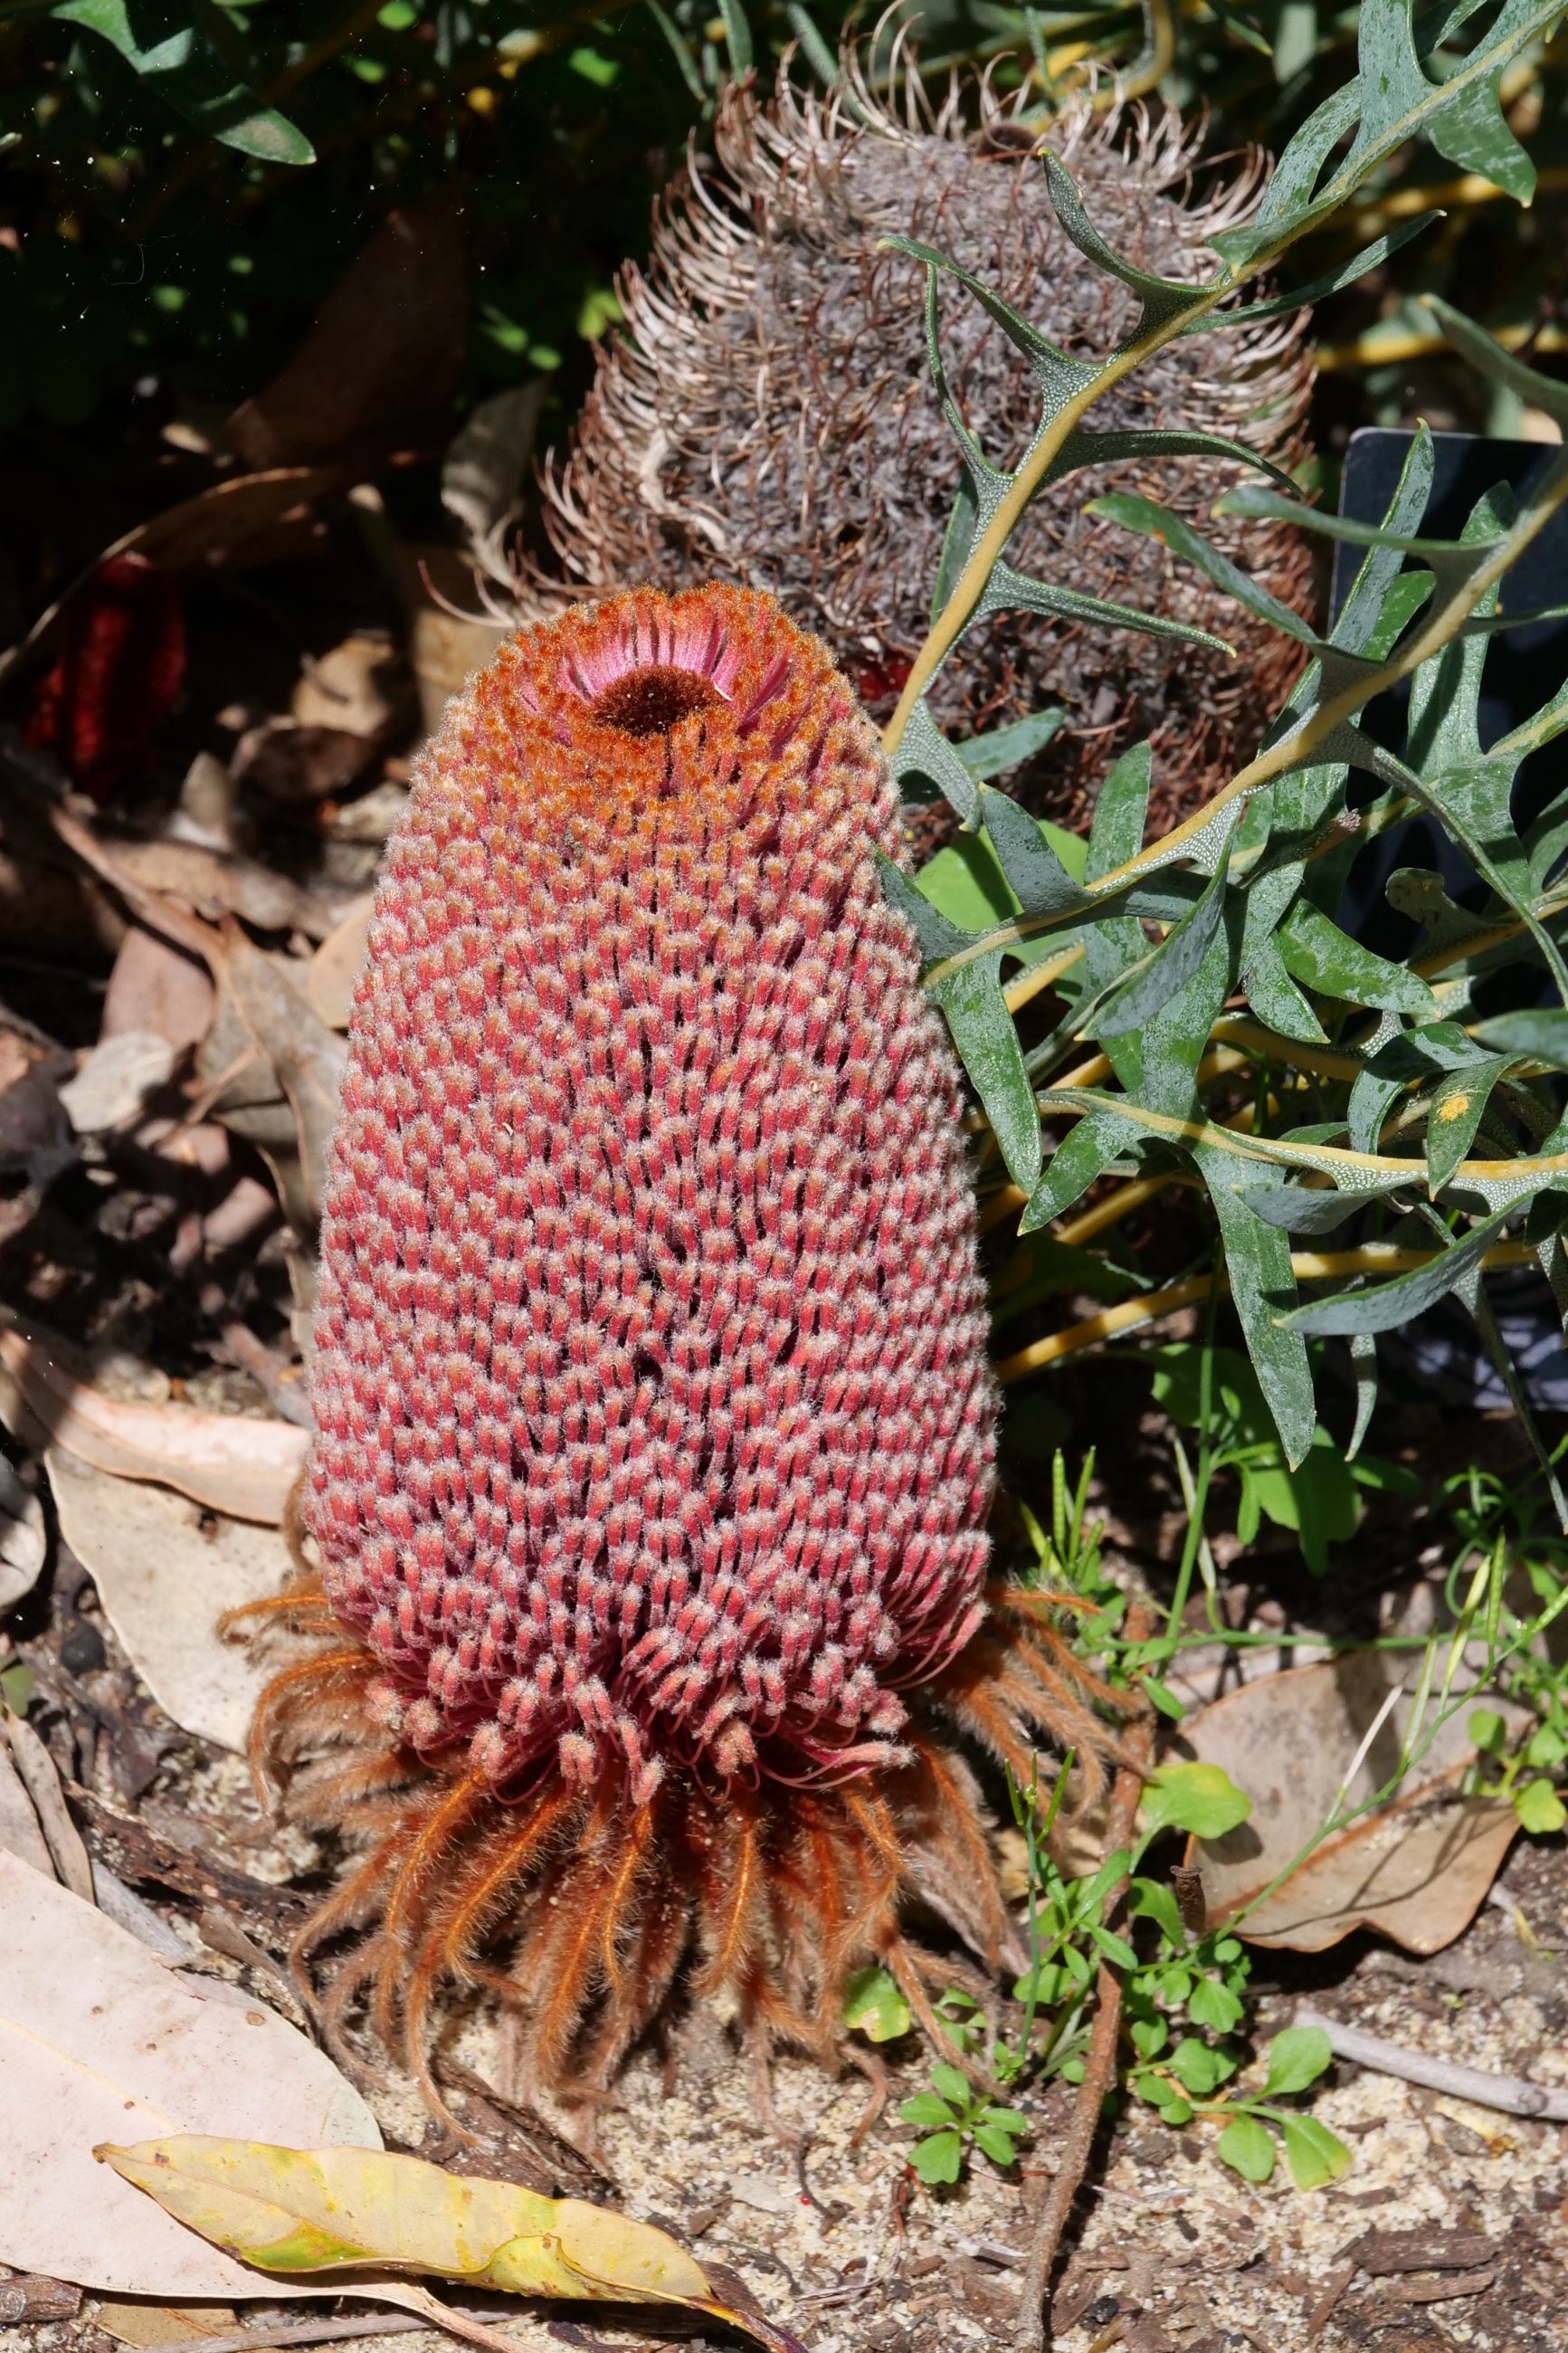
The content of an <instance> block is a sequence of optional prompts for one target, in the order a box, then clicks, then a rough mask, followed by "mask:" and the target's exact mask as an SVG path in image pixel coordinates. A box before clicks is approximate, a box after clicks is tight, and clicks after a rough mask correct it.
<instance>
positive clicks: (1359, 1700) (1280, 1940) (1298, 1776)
mask: <svg viewBox="0 0 1568 2353" xmlns="http://www.w3.org/2000/svg"><path fill="white" fill-rule="evenodd" d="M1391 1661H1392V1663H1390V1662H1391ZM1406 1672H1411V1670H1410V1669H1409V1664H1408V1661H1407V1660H1406V1659H1405V1658H1404V1656H1403V1655H1402V1654H1400V1653H1397V1652H1395V1653H1390V1652H1387V1651H1352V1653H1350V1654H1349V1655H1348V1656H1346V1657H1344V1658H1340V1659H1331V1660H1325V1661H1323V1662H1322V1663H1321V1664H1320V1665H1317V1666H1310V1667H1296V1668H1292V1669H1290V1670H1289V1672H1286V1673H1284V1674H1279V1675H1266V1676H1264V1677H1262V1678H1261V1679H1260V1680H1259V1681H1258V1682H1257V1683H1246V1684H1243V1686H1242V1687H1241V1689H1240V1690H1239V1691H1235V1692H1230V1693H1227V1694H1226V1696H1225V1698H1223V1699H1220V1700H1216V1701H1215V1703H1214V1704H1213V1705H1212V1706H1211V1707H1206V1708H1205V1709H1204V1711H1203V1713H1202V1714H1201V1715H1196V1716H1193V1717H1189V1718H1188V1720H1187V1722H1186V1723H1185V1724H1184V1726H1183V1743H1184V1746H1188V1747H1190V1748H1191V1750H1192V1752H1193V1754H1194V1755H1195V1756H1196V1757H1200V1758H1201V1759H1202V1760H1203V1761H1204V1762H1205V1764H1212V1765H1220V1766H1223V1767H1224V1768H1225V1770H1226V1772H1227V1773H1228V1774H1229V1775H1230V1777H1231V1779H1232V1780H1233V1781H1235V1782H1236V1783H1237V1787H1238V1788H1243V1789H1245V1790H1246V1791H1247V1795H1248V1797H1249V1798H1250V1799H1252V1812H1251V1815H1250V1817H1249V1818H1248V1820H1247V1821H1245V1822H1243V1823H1241V1824H1240V1826H1239V1827H1238V1828H1237V1829H1236V1830H1234V1831H1228V1832H1227V1833H1226V1836H1225V1837H1224V1838H1222V1839H1214V1840H1208V1841H1203V1842H1201V1843H1200V1842H1198V1841H1194V1842H1193V1843H1192V1845H1191V1846H1190V1847H1189V1849H1188V1855H1187V1860H1188V1862H1189V1863H1197V1864H1200V1865H1201V1867H1202V1870H1203V1880H1204V1894H1205V1901H1206V1904H1207V1908H1208V1916H1209V1919H1210V1922H1211V1923H1212V1924H1213V1925H1215V1926H1223V1925H1224V1924H1225V1923H1226V1922H1229V1921H1233V1920H1234V1921H1235V1923H1236V1928H1237V1934H1238V1935H1239V1936H1245V1937H1246V1938H1247V1940H1248V1942H1249V1943H1252V1944H1258V1945H1281V1946H1285V1947H1289V1949H1290V1950H1291V1951H1293V1952H1308V1953H1315V1952H1321V1950H1322V1949H1323V1947H1325V1946H1328V1945H1336V1944H1338V1943H1339V1941H1340V1939H1341V1938H1342V1936H1349V1935H1350V1933H1351V1931H1352V1929H1354V1928H1361V1927H1368V1928H1376V1929H1379V1930H1380V1931H1381V1932H1382V1933H1383V1934H1384V1936H1391V1937H1392V1938H1393V1939H1394V1942H1395V1943H1396V1944H1399V1945H1403V1946H1404V1947H1405V1949H1406V1950H1407V1951H1409V1952H1414V1953H1436V1952H1439V1951H1441V1949H1442V1947H1444V1946H1445V1945H1449V1944H1452V1942H1453V1941H1454V1938H1455V1937H1456V1936H1460V1935H1461V1934H1462V1933H1463V1931H1464V1930H1465V1929H1466V1928H1467V1927H1468V1925H1469V1923H1470V1921H1471V1920H1472V1919H1473V1917H1474V1916H1475V1914H1476V1911H1477V1909H1478V1908H1479V1905H1480V1904H1481V1902H1482V1900H1483V1898H1484V1897H1485V1895H1486V1892H1487V1889H1488V1888H1489V1886H1490V1885H1491V1883H1492V1881H1493V1879H1494V1878H1495V1877H1496V1875H1497V1873H1498V1871H1499V1869H1500V1865H1501V1862H1502V1859H1503V1857H1504V1855H1505V1854H1506V1853H1507V1852H1508V1850H1509V1846H1510V1842H1511V1841H1512V1839H1513V1836H1514V1833H1515V1831H1517V1830H1518V1828H1519V1820H1518V1817H1517V1816H1516V1814H1515V1813H1514V1810H1513V1808H1512V1807H1511V1806H1510V1805H1506V1804H1498V1803H1496V1802H1494V1801H1492V1800H1490V1799H1458V1797H1457V1796H1456V1794H1455V1791H1456V1788H1457V1785H1458V1782H1459V1780H1460V1779H1461V1778H1462V1777H1463V1775H1464V1773H1465V1771H1466V1769H1467V1768H1468V1766H1469V1765H1470V1764H1471V1762H1472V1761H1473V1759H1474V1757H1475V1749H1474V1746H1473V1745H1472V1743H1471V1741H1470V1738H1469V1736H1468V1732H1467V1731H1466V1728H1465V1725H1466V1715H1467V1714H1468V1710H1467V1709H1461V1710H1460V1711H1459V1713H1458V1715H1456V1716H1454V1717H1452V1718H1451V1719H1450V1721H1449V1722H1448V1723H1447V1725H1445V1726H1444V1728H1443V1730H1442V1731H1441V1732H1440V1733H1439V1734H1438V1735H1437V1737H1436V1740H1435V1741H1434V1743H1433V1745H1432V1746H1431V1748H1430V1749H1429V1750H1428V1751H1427V1753H1426V1756H1425V1757H1423V1758H1422V1759H1421V1760H1420V1762H1419V1764H1418V1765H1417V1766H1416V1767H1415V1768H1414V1770H1413V1772H1412V1774H1411V1776H1410V1778H1408V1780H1407V1781H1406V1783H1405V1788H1404V1791H1403V1793H1402V1794H1401V1796H1400V1797H1399V1798H1398V1799H1396V1800H1395V1801H1394V1803H1393V1804H1392V1805H1388V1806H1384V1807H1383V1808H1381V1809H1380V1810H1378V1811H1377V1812H1376V1813H1374V1814H1369V1815H1367V1816H1366V1817H1365V1818H1364V1819H1363V1820H1361V1821H1359V1822H1356V1823H1353V1824H1352V1826H1351V1828H1350V1829H1348V1830H1345V1831H1341V1832H1339V1833H1338V1835H1337V1836H1335V1837H1333V1838H1331V1839H1328V1840H1325V1841H1324V1843H1323V1844H1322V1845H1321V1847H1320V1848H1319V1849H1318V1850H1317V1852H1316V1853H1315V1854H1313V1855H1312V1856H1311V1858H1310V1860H1309V1861H1308V1862H1306V1863H1304V1864H1303V1865H1302V1867H1301V1869H1300V1871H1297V1872H1295V1873H1292V1874H1291V1876H1290V1877H1289V1879H1287V1880H1286V1881H1285V1883H1284V1884H1283V1885H1282V1886H1279V1887H1277V1888H1275V1890H1274V1892H1273V1894H1270V1895H1267V1896H1263V1900H1262V1901H1261V1902H1259V1903H1258V1904H1257V1905H1256V1908H1255V1909H1254V1910H1252V1911H1250V1912H1249V1913H1248V1914H1247V1917H1246V1918H1245V1919H1244V1920H1241V1919H1237V1918H1236V1915H1237V1914H1238V1913H1240V1912H1241V1911H1242V1909H1243V1908H1244V1906H1246V1905H1248V1904H1251V1903H1253V1901H1254V1899H1255V1898H1256V1897H1258V1896H1262V1892H1263V1890H1264V1889H1265V1888H1267V1887H1268V1886H1269V1884H1270V1883H1271V1882H1272V1881H1273V1880H1274V1879H1276V1878H1277V1877H1278V1876H1279V1873H1281V1872H1282V1871H1284V1870H1285V1869H1286V1868H1287V1866H1288V1865H1289V1862H1290V1860H1291V1857H1292V1856H1293V1855H1296V1854H1298V1853H1299V1852H1300V1850H1301V1849H1302V1848H1303V1847H1304V1846H1305V1845H1306V1844H1307V1842H1308V1841H1309V1840H1310V1839H1311V1838H1313V1837H1314V1836H1315V1835H1316V1834H1317V1832H1318V1831H1320V1830H1321V1827H1322V1825H1323V1823H1324V1822H1325V1821H1326V1820H1328V1819H1329V1817H1330V1814H1331V1810H1332V1809H1333V1806H1334V1802H1335V1799H1337V1798H1338V1797H1339V1796H1340V1792H1341V1790H1342V1788H1343V1787H1344V1784H1345V1777H1346V1776H1347V1774H1350V1773H1351V1767H1352V1764H1354V1762H1355V1758H1356V1754H1357V1751H1358V1750H1359V1749H1360V1747H1361V1746H1362V1744H1363V1740H1364V1739H1365V1738H1366V1736H1367V1734H1368V1733H1369V1732H1370V1731H1371V1730H1372V1727H1373V1725H1374V1724H1375V1723H1376V1721H1377V1718H1378V1714H1379V1711H1380V1710H1381V1709H1382V1708H1383V1707H1384V1705H1385V1704H1386V1703H1387V1700H1388V1694H1389V1691H1390V1689H1391V1687H1392V1683H1391V1679H1392V1678H1394V1677H1398V1676H1401V1675H1404V1674H1405V1673H1406ZM1411 1704H1412V1703H1411V1697H1410V1694H1409V1693H1407V1692H1402V1693H1401V1695H1400V1697H1399V1699H1398V1701H1397V1702H1396V1703H1395V1704H1394V1706H1393V1708H1392V1709H1391V1710H1390V1712H1389V1714H1388V1715H1387V1716H1386V1718H1385V1719H1384V1722H1383V1724H1382V1725H1381V1726H1380V1727H1379V1729H1378V1731H1377V1733H1376V1735H1375V1736H1374V1737H1373V1740H1372V1743H1371V1746H1370V1747H1369V1749H1368V1751H1367V1754H1366V1755H1365V1757H1363V1759H1362V1762H1361V1764H1360V1765H1359V1766H1358V1767H1356V1770H1355V1772H1354V1774H1353V1775H1352V1777H1351V1778H1350V1782H1349V1786H1348V1788H1346V1789H1345V1798H1344V1806H1345V1808H1346V1809H1347V1810H1348V1809H1350V1808H1353V1807H1354V1806H1356V1805H1357V1804H1364V1803H1365V1802H1366V1801H1367V1799H1370V1798H1371V1797H1372V1796H1373V1794H1374V1793H1375V1792H1376V1791H1377V1790H1378V1789H1380V1788H1383V1787H1384V1783H1385V1782H1387V1781H1388V1780H1389V1778H1391V1777H1392V1775H1393V1773H1394V1769H1395V1767H1396V1765H1397V1763H1398V1758H1399V1753H1400V1743H1401V1741H1402V1738H1403V1736H1404V1732H1405V1725H1407V1724H1408V1722H1409V1720H1410V1712H1411ZM1487 1704H1488V1705H1489V1706H1491V1707H1496V1706H1497V1705H1498V1702H1497V1701H1496V1700H1495V1699H1489V1700H1488V1703H1487Z"/></svg>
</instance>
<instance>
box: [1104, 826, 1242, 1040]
mask: <svg viewBox="0 0 1568 2353" xmlns="http://www.w3.org/2000/svg"><path fill="white" fill-rule="evenodd" d="M1226 881H1227V871H1226V860H1225V859H1224V858H1223V857H1222V858H1221V860H1220V862H1219V864H1218V865H1217V866H1216V867H1215V871H1214V873H1213V874H1212V875H1211V876H1210V878H1209V881H1208V883H1207V885H1206V886H1205V890H1204V892H1203V894H1202V896H1201V897H1200V898H1199V900H1198V902H1197V904H1196V905H1195V906H1194V908H1193V909H1192V910H1191V912H1190V913H1187V914H1186V915H1184V917H1183V918H1182V921H1181V922H1180V923H1177V924H1176V925H1175V926H1174V928H1173V930H1172V931H1171V932H1170V933H1169V934H1168V935H1167V937H1166V938H1165V940H1164V942H1163V944H1162V945H1161V946H1160V947H1159V948H1157V949H1156V950H1155V951H1154V952H1153V955H1152V958H1151V960H1150V962H1149V964H1148V965H1147V966H1146V967H1145V969H1144V970H1143V971H1142V972H1141V973H1140V974H1139V975H1138V976H1137V977H1136V978H1135V979H1134V980H1131V981H1130V982H1129V983H1128V986H1127V987H1126V988H1124V989H1123V990H1121V992H1120V993H1119V994H1118V995H1117V996H1116V997H1112V999H1111V1001H1110V1004H1109V1005H1108V1006H1107V1007H1106V1008H1105V1010H1104V1012H1103V1013H1101V1014H1100V1015H1099V1017H1098V1018H1097V1019H1096V1021H1095V1023H1094V1029H1093V1035H1094V1036H1095V1038H1096V1039H1099V1040H1100V1041H1101V1042H1103V1041H1104V1040H1105V1039H1110V1038H1124V1037H1125V1036H1126V1035H1127V1034H1128V1032H1129V1031H1130V1030H1132V1029H1143V1028H1144V1027H1145V1026H1146V1024H1147V1023H1148V1022H1149V1021H1150V1020H1151V1018H1152V1016H1153V1014H1154V1013H1155V1011H1156V1010H1157V1008H1159V1007H1161V1006H1162V1005H1165V1004H1168V1003H1169V1001H1170V1000H1171V999H1172V998H1173V997H1174V996H1175V995H1176V993H1177V991H1178V990H1180V989H1182V988H1184V987H1185V986H1186V984H1187V982H1188V981H1189V980H1190V979H1191V978H1192V976H1193V975H1194V972H1196V970H1197V968H1198V966H1199V965H1200V964H1202V962H1203V960H1204V957H1205V955H1207V953H1208V950H1209V946H1210V944H1211V943H1212V941H1213V940H1214V938H1215V934H1216V933H1217V932H1218V930H1219V927H1220V925H1221V923H1223V922H1224V920H1225V894H1226Z"/></svg>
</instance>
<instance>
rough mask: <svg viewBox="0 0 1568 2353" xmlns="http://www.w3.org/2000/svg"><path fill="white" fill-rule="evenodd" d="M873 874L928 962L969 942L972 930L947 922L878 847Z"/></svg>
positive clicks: (971, 939) (958, 949) (963, 946)
mask: <svg viewBox="0 0 1568 2353" xmlns="http://www.w3.org/2000/svg"><path fill="white" fill-rule="evenodd" d="M876 856H877V875H878V880H879V881H880V883H881V886H882V896H883V898H884V899H885V900H886V901H887V902H888V904H889V907H893V908H895V909H896V910H897V911H898V913H900V915H902V916H903V917H904V918H905V920H906V921H907V923H909V925H910V929H911V931H912V932H913V933H914V935H915V938H916V940H917V942H918V943H919V945H920V951H921V956H922V957H923V958H924V959H925V960H926V961H927V962H931V961H933V960H934V959H936V958H937V957H940V956H951V955H958V954H961V953H962V951H963V949H965V948H967V947H969V946H970V945H971V944H973V936H974V935H973V934H972V933H969V932H963V931H960V930H959V928H958V925H957V924H956V923H950V922H949V921H948V919H947V917H946V916H945V915H944V914H942V913H940V912H939V911H938V910H937V909H936V908H935V907H933V906H932V904H931V901H930V900H929V899H928V898H927V897H926V896H925V894H924V892H921V891H920V890H918V889H917V888H916V886H915V884H914V883H913V882H912V881H910V877H909V876H908V875H907V874H906V873H905V872H904V871H903V868H902V867H901V866H895V865H894V863H893V861H892V860H891V859H890V858H889V857H887V856H885V855H884V853H883V852H882V851H881V850H878V851H877V853H876Z"/></svg>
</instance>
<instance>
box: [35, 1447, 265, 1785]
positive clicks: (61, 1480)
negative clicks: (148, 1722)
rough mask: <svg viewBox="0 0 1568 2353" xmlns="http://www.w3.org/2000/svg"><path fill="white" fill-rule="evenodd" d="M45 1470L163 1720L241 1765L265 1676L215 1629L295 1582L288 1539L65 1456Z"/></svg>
mask: <svg viewBox="0 0 1568 2353" xmlns="http://www.w3.org/2000/svg"><path fill="white" fill-rule="evenodd" d="M238 1427H239V1428H241V1429H244V1428H245V1427H246V1425H245V1423H243V1422H241V1423H239V1425H238ZM46 1460H47V1463H48V1471H49V1482H50V1484H51V1486H52V1487H53V1489H54V1494H55V1508H56V1510H57V1511H58V1514H59V1519H60V1531H61V1534H62V1535H64V1537H65V1539H66V1542H67V1543H68V1545H69V1546H70V1548H71V1550H72V1551H73V1552H74V1553H75V1555H76V1556H77V1558H78V1559H79V1561H80V1562H81V1565H82V1567H84V1568H85V1569H86V1570H87V1572H88V1574H89V1577H91V1578H92V1581H93V1583H94V1585H95V1586H96V1587H97V1588H98V1598H99V1599H100V1602H101V1603H102V1605H103V1610H104V1615H105V1616H106V1617H107V1618H108V1620H109V1622H110V1625H111V1626H112V1627H113V1629H114V1630H115V1632H116V1634H117V1635H118V1636H119V1637H120V1640H121V1643H122V1644H123V1646H124V1650H125V1654H126V1656H127V1658H128V1659H129V1660H130V1661H131V1663H132V1666H133V1667H134V1668H135V1670H136V1672H137V1673H138V1674H139V1675H140V1676H141V1678H142V1682H143V1683H145V1684H146V1686H147V1688H148V1690H149V1691H150V1692H151V1693H152V1694H153V1698H154V1699H155V1700H156V1701H157V1703H158V1704H159V1706H160V1707H161V1708H162V1709H163V1713H164V1715H168V1716H171V1717H172V1718H173V1719H174V1723H176V1724H177V1725H180V1726H181V1727H182V1728H183V1729H184V1731H186V1732H191V1733H195V1736H197V1738H198V1739H201V1740H210V1741H212V1742H213V1743H214V1745H215V1746H216V1747H219V1748H227V1749H232V1750H233V1751H235V1752H236V1753H237V1754H239V1753H242V1752H243V1750H244V1748H245V1744H246V1737H247V1733H248V1730H249V1725H250V1717H251V1712H252V1710H253V1709H254V1707H255V1705H256V1701H257V1698H258V1694H259V1693H260V1690H261V1687H262V1685H263V1683H265V1682H266V1680H267V1672H266V1670H265V1669H264V1668H262V1667H261V1666H260V1665H258V1662H256V1661H255V1660H254V1659H253V1657H252V1655H251V1653H250V1651H248V1650H247V1648H246V1646H245V1645H244V1644H243V1643H237V1642H231V1641H224V1640H223V1638H222V1637H221V1636H220V1634H219V1633H218V1630H217V1625H218V1620H219V1619H220V1618H221V1617H222V1615H223V1613H224V1611H225V1610H226V1609H240V1608H242V1607H243V1606H244V1605H245V1604H246V1603H247V1602H250V1601H261V1600H265V1599H268V1597H270V1596H271V1595H273V1594H275V1593H278V1592H279V1591H280V1590H281V1588H282V1587H283V1585H284V1584H285V1583H286V1581H287V1579H288V1575H289V1550H288V1546H286V1545H285V1543H284V1541H283V1539H282V1537H281V1536H280V1535H278V1534H277V1533H276V1531H275V1530H273V1529H271V1528H262V1527H256V1526H254V1525H248V1524H247V1523H246V1522H244V1521H242V1520H230V1519H216V1520H215V1519H214V1518H213V1517H212V1516H211V1515H210V1514H205V1513H204V1512H203V1511H202V1509H201V1508H200V1506H199V1505H197V1504H194V1503H192V1502H190V1501H189V1499H188V1498H187V1497H185V1496H184V1495H175V1494H171V1493H170V1492H169V1490H168V1489H167V1488H166V1487H154V1486H138V1485H132V1484H130V1483H128V1482H126V1481H124V1480H123V1479H117V1478H111V1477H110V1475H109V1474H108V1473H107V1472H102V1471H94V1470H92V1469H91V1468H90V1467H89V1465H88V1464H87V1463H85V1462H80V1461H77V1460H76V1458H75V1457H74V1456H72V1455H70V1454H68V1453H66V1452H64V1451H63V1450H61V1449H60V1448H58V1447H51V1448H50V1449H49V1451H48V1454H47V1457H46Z"/></svg>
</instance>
